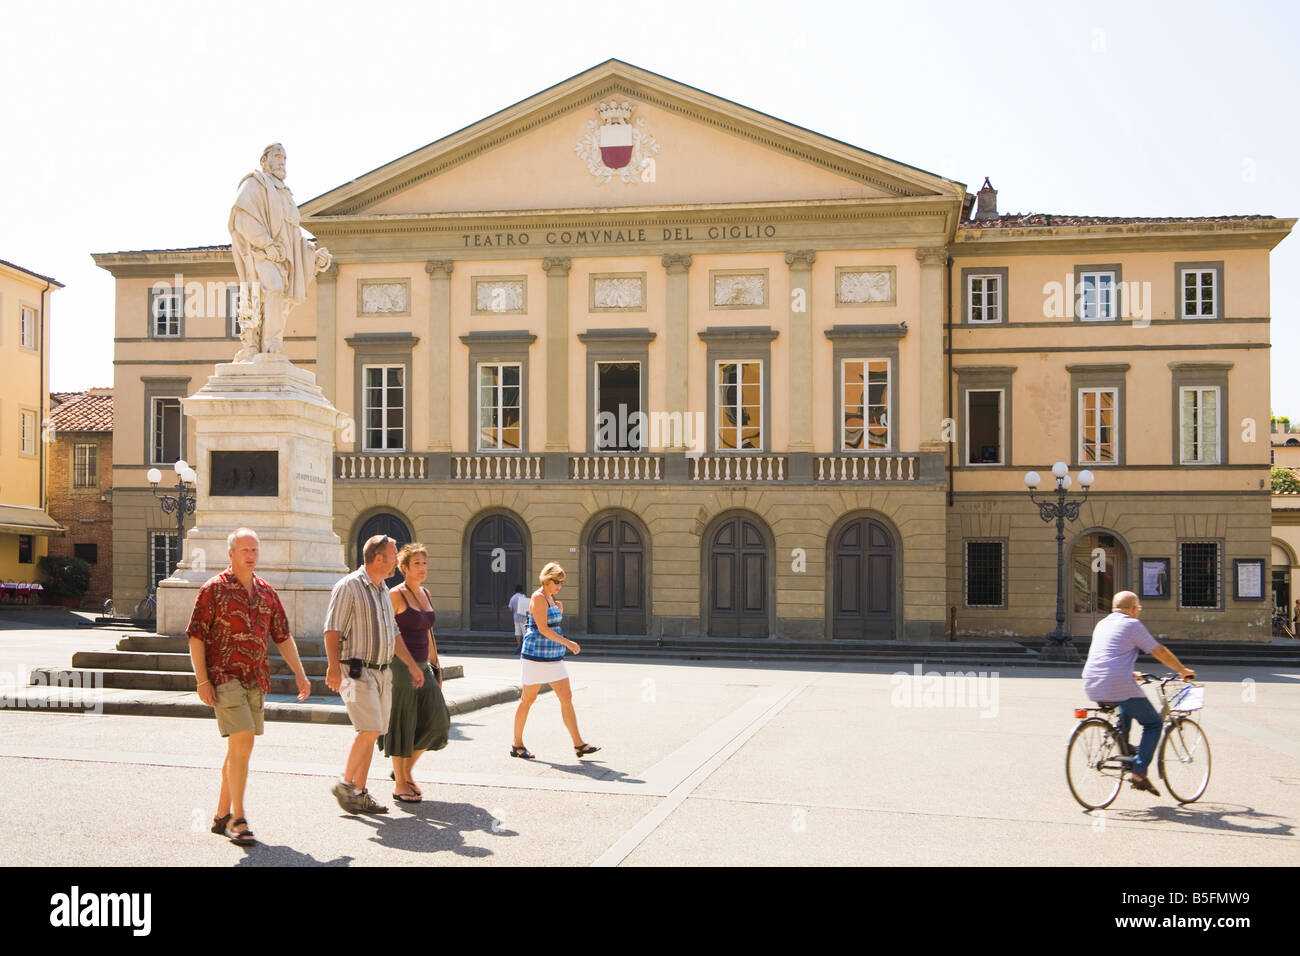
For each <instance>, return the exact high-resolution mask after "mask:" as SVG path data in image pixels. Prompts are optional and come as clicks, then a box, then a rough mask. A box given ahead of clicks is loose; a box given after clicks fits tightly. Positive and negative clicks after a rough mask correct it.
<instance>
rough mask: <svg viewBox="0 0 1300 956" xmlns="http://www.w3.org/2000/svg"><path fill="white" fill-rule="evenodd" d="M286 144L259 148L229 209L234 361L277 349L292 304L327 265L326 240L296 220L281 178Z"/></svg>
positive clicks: (295, 207)
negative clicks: (254, 166)
mask: <svg viewBox="0 0 1300 956" xmlns="http://www.w3.org/2000/svg"><path fill="white" fill-rule="evenodd" d="M284 161H285V152H284V147H283V146H281V145H280V144H279V143H272V144H271V145H270V146H268V147H266V149H264V150H263V151H262V163H261V165H262V168H261V169H260V170H256V171H254V172H251V173H249V174H248V175H247V176H245V177H244V178H243V179H242V180H240V183H239V193H238V195H236V197H235V205H234V206H233V207H232V208H231V210H230V239H231V244H232V252H233V254H234V257H235V271H236V272H237V273H238V274H239V341H240V343H241V345H242V346H243V347H242V348H241V349H240V350H239V352H238V353H237V354H236V355H235V361H236V362H249V361H252V360H253V358H254V357H255V356H256V355H257V354H258V353H259V352H272V353H274V352H279V351H280V350H281V349H282V348H283V347H284V328H285V322H286V320H287V319H288V316H289V312H290V310H292V309H293V307H294V306H295V305H298V304H299V303H300V302H302V301H303V300H304V299H306V298H307V290H308V288H309V287H310V285H311V283H312V282H313V281H314V280H315V278H316V273H318V272H323V271H325V270H326V269H328V268H329V267H330V263H331V261H332V257H331V256H330V253H329V250H328V249H326V248H325V247H324V246H321V247H320V248H317V247H316V243H314V242H313V241H312V240H310V239H308V238H307V236H306V235H305V234H304V233H303V231H302V228H301V227H300V226H299V221H300V219H299V216H298V206H297V204H296V203H295V202H294V201H293V193H291V192H290V191H289V187H288V186H286V185H285V183H284Z"/></svg>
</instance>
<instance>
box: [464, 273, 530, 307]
mask: <svg viewBox="0 0 1300 956" xmlns="http://www.w3.org/2000/svg"><path fill="white" fill-rule="evenodd" d="M473 283H474V310H473V311H474V314H475V315H518V314H520V313H522V312H526V311H528V285H527V280H526V279H525V277H524V276H500V277H496V278H488V279H478V278H476V279H474V280H473Z"/></svg>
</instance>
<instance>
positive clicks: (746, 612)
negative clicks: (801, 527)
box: [705, 514, 771, 637]
mask: <svg viewBox="0 0 1300 956" xmlns="http://www.w3.org/2000/svg"><path fill="white" fill-rule="evenodd" d="M707 546H708V549H709V552H708V564H707V567H708V570H709V575H708V578H709V580H708V589H707V592H706V595H705V597H706V600H707V601H708V618H709V623H708V634H709V636H710V637H767V636H768V633H769V631H768V617H769V608H768V593H769V590H768V571H769V569H770V567H771V557H770V554H769V548H768V546H767V536H766V535H765V534H764V531H763V528H762V525H761V524H760V523H759V521H758V520H757V518H755V517H754V516H752V515H743V514H739V515H730V516H728V517H727V518H726V519H725V520H723V521H722V522H720V523H719V524H718V525H717V526H716V527H714V529H713V531H712V533H711V534H710V535H709V537H708V543H707Z"/></svg>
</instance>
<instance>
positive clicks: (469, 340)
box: [460, 329, 537, 345]
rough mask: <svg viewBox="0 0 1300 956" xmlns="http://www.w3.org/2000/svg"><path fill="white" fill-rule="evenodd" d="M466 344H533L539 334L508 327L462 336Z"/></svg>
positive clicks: (461, 338)
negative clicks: (506, 328)
mask: <svg viewBox="0 0 1300 956" xmlns="http://www.w3.org/2000/svg"><path fill="white" fill-rule="evenodd" d="M460 340H461V341H462V342H464V343H465V344H466V345H482V344H492V345H503V344H506V345H532V344H533V343H534V342H536V341H537V336H536V335H534V334H533V333H532V332H529V331H528V330H527V329H508V330H501V331H485V332H470V333H469V334H468V335H462V336H460Z"/></svg>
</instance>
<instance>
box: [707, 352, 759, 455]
mask: <svg viewBox="0 0 1300 956" xmlns="http://www.w3.org/2000/svg"><path fill="white" fill-rule="evenodd" d="M715 408H716V410H717V418H716V419H715V420H716V421H717V423H718V433H717V436H716V437H717V444H716V447H717V449H718V450H719V451H758V450H760V449H762V447H763V363H762V362H718V363H717V391H716V394H715Z"/></svg>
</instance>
